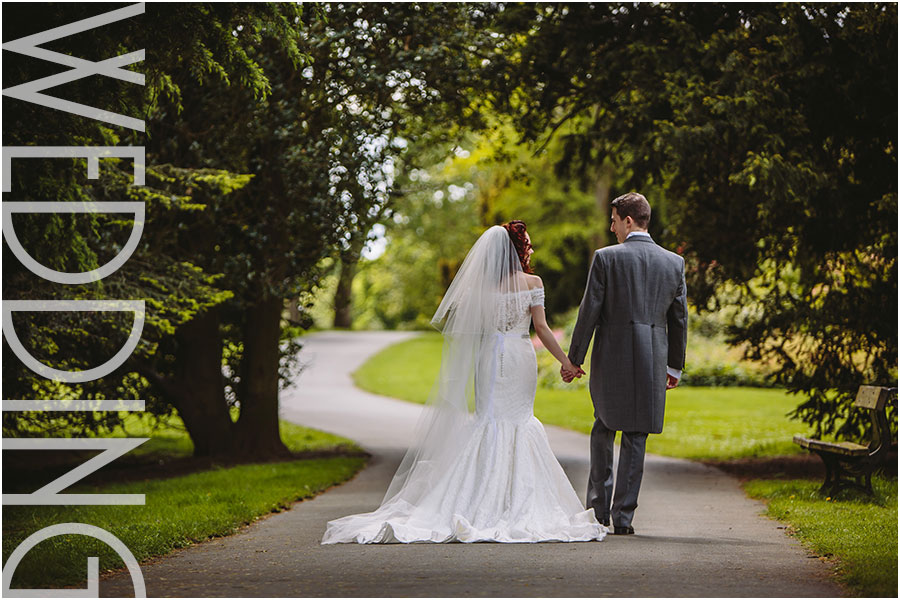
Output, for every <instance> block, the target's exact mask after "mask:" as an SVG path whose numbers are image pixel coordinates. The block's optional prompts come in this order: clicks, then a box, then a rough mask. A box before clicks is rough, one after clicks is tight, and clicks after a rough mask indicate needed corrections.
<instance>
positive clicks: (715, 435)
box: [353, 333, 810, 459]
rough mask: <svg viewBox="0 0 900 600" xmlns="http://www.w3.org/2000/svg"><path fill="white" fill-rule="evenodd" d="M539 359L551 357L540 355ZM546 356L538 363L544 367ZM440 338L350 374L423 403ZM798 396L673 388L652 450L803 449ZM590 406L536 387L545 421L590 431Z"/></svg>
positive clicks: (700, 453)
mask: <svg viewBox="0 0 900 600" xmlns="http://www.w3.org/2000/svg"><path fill="white" fill-rule="evenodd" d="M539 354H549V353H547V352H546V351H540V352H539ZM543 358H544V357H541V359H540V362H541V363H544V362H546V361H545V360H543ZM440 359H441V336H440V334H437V333H428V334H425V335H422V336H420V337H417V338H414V339H412V340H408V341H405V342H400V343H398V344H395V345H393V346H391V347H389V348H387V349H385V350H383V351H382V352H380V353H378V354H376V355H375V356H374V357H372V358H371V359H370V360H369V361H368V362H366V363H365V364H364V365H363V366H362V367H360V368H359V370H357V371H356V372H355V373H354V374H353V380H354V381H355V382H356V385H358V386H359V387H361V388H363V389H365V390H368V391H370V392H374V393H376V394H381V395H384V396H390V397H392V398H400V399H402V400H407V401H410V402H424V401H425V399H426V398H427V397H428V393H429V391H430V390H431V385H432V383H433V382H434V379H435V377H436V376H437V372H438V369H439V367H440ZM796 405H797V400H796V398H794V397H793V396H791V395H789V394H787V393H786V392H784V390H779V389H766V388H728V387H716V388H696V387H683V388H676V389H674V390H671V391H670V392H668V398H667V401H666V420H665V426H664V428H663V433H662V434H661V435H652V436H650V438H649V439H648V441H647V449H648V451H649V452H655V453H657V454H664V455H666V456H676V457H679V458H693V459H702V458H719V459H728V458H740V457H744V456H772V455H780V454H791V453H795V452H798V451H799V448H798V447H797V446H795V445H794V444H793V443H792V442H791V439H792V438H793V436H794V434H795V433H803V434H809V433H810V431H809V429H808V428H807V427H806V426H804V425H803V424H802V423H800V422H798V421H792V420H790V419H788V418H787V416H786V414H787V412H788V411H790V410H791V409H793V408H794V407H795V406H796ZM593 410H594V409H593V406H592V405H591V398H590V394H589V393H588V391H587V389H586V388H585V386H584V385H583V382H582V385H580V386H577V387H576V386H573V387H572V388H561V387H559V386H554V387H553V388H547V387H538V390H537V394H536V397H535V401H534V413H535V416H537V418H538V419H540V420H541V421H542V422H543V423H547V424H551V425H559V426H560V427H566V428H569V429H574V430H576V431H582V432H584V433H589V432H590V430H591V426H592V425H593V423H594V418H593Z"/></svg>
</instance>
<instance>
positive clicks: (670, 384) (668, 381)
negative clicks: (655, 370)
mask: <svg viewBox="0 0 900 600" xmlns="http://www.w3.org/2000/svg"><path fill="white" fill-rule="evenodd" d="M677 385H678V380H677V379H675V378H674V377H672V376H671V375H669V374H668V373H666V389H667V390H671V389H672V388H674V387H675V386H677Z"/></svg>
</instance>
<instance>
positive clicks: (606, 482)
mask: <svg viewBox="0 0 900 600" xmlns="http://www.w3.org/2000/svg"><path fill="white" fill-rule="evenodd" d="M615 440H616V432H615V430H613V429H608V428H607V427H606V425H605V424H604V423H603V421H601V420H600V419H597V420H596V421H594V427H593V428H592V429H591V474H590V477H589V478H588V489H587V508H593V509H594V514H595V515H597V520H598V521H600V522H601V523H607V524H608V523H609V522H610V517H612V524H613V525H614V526H616V527H628V526H630V525H631V522H632V519H634V509H636V508H637V505H638V503H637V500H638V492H640V490H641V478H642V477H643V475H644V451H645V450H646V448H647V434H646V433H641V432H627V431H623V432H622V442H621V447H620V449H619V468H618V470H617V473H616V481H615V490H616V491H615V497H613V443H614V442H615ZM610 501H612V509H610Z"/></svg>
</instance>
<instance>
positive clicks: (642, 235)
mask: <svg viewBox="0 0 900 600" xmlns="http://www.w3.org/2000/svg"><path fill="white" fill-rule="evenodd" d="M625 241H626V242H628V241H631V242H652V241H653V238H651V237H650V234H649V233H647V232H646V231H632V232H631V233H629V234H628V235H627V236H625Z"/></svg>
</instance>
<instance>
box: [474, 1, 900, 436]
mask: <svg viewBox="0 0 900 600" xmlns="http://www.w3.org/2000/svg"><path fill="white" fill-rule="evenodd" d="M497 28H498V29H499V30H500V31H501V32H503V34H504V35H503V36H502V38H503V39H502V40H501V41H500V43H498V48H499V50H498V52H497V53H496V54H495V56H493V57H492V60H491V63H490V64H489V65H487V66H486V67H485V71H486V72H487V75H486V80H487V81H491V82H499V83H500V85H501V87H502V90H501V93H497V94H494V95H492V96H490V97H489V98H488V99H487V100H486V104H488V105H489V106H491V107H492V108H494V109H496V110H498V111H501V112H504V113H509V114H511V115H513V116H514V122H515V124H516V127H517V129H518V130H519V131H521V132H522V137H523V139H525V140H544V141H546V139H547V136H548V135H551V134H552V133H553V132H556V131H558V130H559V131H561V129H560V128H561V127H562V126H563V125H565V124H571V126H572V128H573V131H572V132H571V133H565V134H560V136H561V139H562V144H563V148H564V154H563V157H562V158H561V159H560V161H559V166H560V168H561V169H562V170H564V171H566V172H571V173H575V174H579V175H581V176H582V177H583V178H585V179H586V180H589V179H590V174H591V173H593V169H594V168H595V166H596V165H599V164H603V163H604V162H605V161H609V162H611V163H612V164H613V165H614V168H615V169H616V171H617V172H618V173H620V174H621V175H622V176H623V177H624V179H623V180H622V181H621V184H622V188H621V189H622V190H623V191H624V190H627V189H628V188H639V189H648V188H652V187H653V186H659V187H661V188H663V190H664V192H665V198H666V199H667V200H666V202H667V203H669V204H670V206H669V207H668V213H669V215H670V218H671V219H672V222H671V230H670V231H668V232H667V233H666V235H664V236H663V238H662V240H663V241H664V242H666V243H669V244H671V245H673V246H674V247H677V248H678V249H679V251H680V252H683V253H684V255H685V256H686V258H687V259H688V265H689V270H688V278H689V282H688V291H689V294H690V296H691V299H692V301H693V302H694V303H695V304H696V305H697V306H699V307H701V308H707V307H710V308H715V307H716V305H717V304H729V305H734V306H738V307H741V308H745V309H748V310H746V311H745V312H743V313H742V315H741V317H742V318H741V319H739V320H737V321H736V322H735V323H734V325H733V326H732V327H730V328H729V329H728V332H727V333H728V336H729V339H730V340H731V341H733V342H734V343H743V342H747V344H748V345H747V353H748V356H749V357H750V358H753V359H759V360H764V361H775V362H777V364H778V365H779V367H780V368H779V369H778V371H777V373H776V381H777V383H779V384H780V385H784V386H787V387H789V388H790V389H791V390H794V391H797V392H802V393H803V394H804V395H805V396H806V397H807V398H808V400H807V401H805V402H804V403H802V404H801V405H800V407H799V408H798V410H797V413H796V414H797V415H798V416H799V417H801V418H802V419H803V420H804V421H806V422H807V423H809V424H811V425H814V426H815V427H816V428H817V429H818V431H819V432H820V433H824V432H834V431H836V430H837V429H838V428H839V427H840V429H841V432H842V433H845V434H857V433H858V432H859V428H860V427H861V422H860V421H859V420H858V419H857V418H856V417H855V416H854V415H853V414H852V413H851V412H850V411H849V403H850V400H851V399H852V396H853V393H854V392H855V390H856V388H857V387H858V386H859V385H860V384H862V383H876V384H890V383H891V382H894V381H896V378H897V363H896V356H897V310H896V303H897V261H896V256H897V229H896V226H895V224H896V221H897V188H896V181H897V177H896V174H897V153H896V149H897V140H896V131H897V112H896V105H897V77H896V74H897V7H896V5H895V4H887V3H871V4H829V5H815V6H813V5H801V4H790V3H785V4H765V5H752V6H750V5H737V4H689V3H688V4H606V5H595V4H554V5H546V4H537V5H533V4H532V5H512V6H510V7H508V8H507V10H505V11H504V12H503V13H502V14H501V15H499V17H498V21H497ZM503 86H505V87H503ZM650 200H651V203H653V202H654V198H653V197H651V198H650ZM725 283H730V284H732V285H724V284H725ZM831 391H836V392H837V394H834V393H831ZM845 417H849V418H846V419H845Z"/></svg>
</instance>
